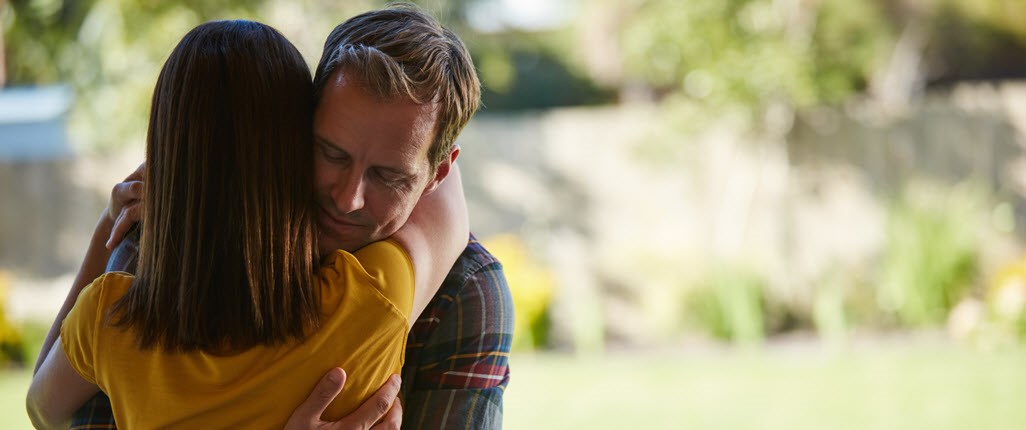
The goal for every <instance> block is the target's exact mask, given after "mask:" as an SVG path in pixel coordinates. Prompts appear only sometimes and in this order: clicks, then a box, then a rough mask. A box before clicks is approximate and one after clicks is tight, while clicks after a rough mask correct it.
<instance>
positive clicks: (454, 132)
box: [314, 4, 481, 168]
mask: <svg viewBox="0 0 1026 430" xmlns="http://www.w3.org/2000/svg"><path fill="white" fill-rule="evenodd" d="M337 72H342V73H347V74H352V75H354V76H353V77H355V78H356V80H357V81H359V82H361V83H362V84H363V85H364V86H365V87H366V89H367V90H369V91H370V92H371V93H373V94H375V95H376V96H378V97H380V98H381V99H383V100H394V99H397V98H399V99H408V100H412V101H414V102H415V103H418V104H424V103H437V104H438V108H439V111H438V124H436V125H435V139H434V142H433V143H432V145H431V148H430V150H429V152H428V157H429V161H430V162H431V166H432V168H434V167H437V166H438V164H439V163H441V162H442V161H443V160H445V158H446V157H448V156H449V153H450V152H451V151H452V148H453V145H454V144H455V142H456V137H457V136H459V134H460V131H462V130H463V127H464V126H466V125H467V123H468V122H469V121H470V117H472V116H473V115H474V112H476V111H477V108H478V106H479V105H480V99H481V82H480V81H479V80H478V78H477V73H476V72H475V70H474V62H473V60H471V58H470V53H469V52H468V51H467V48H466V46H464V45H463V42H462V41H461V40H460V39H459V37H457V36H456V34H455V33H453V32H452V31H449V30H448V29H446V28H444V27H442V25H441V24H439V23H438V21H436V20H435V19H434V18H432V17H431V16H430V15H428V14H427V13H425V12H423V11H422V10H420V9H419V8H417V7H416V6H413V5H410V4H393V5H390V6H389V7H388V8H386V9H381V10H375V11H371V12H367V13H364V14H362V15H358V16H355V17H353V18H350V19H348V20H346V21H345V22H343V23H342V24H339V25H338V26H337V27H335V29H334V30H332V32H331V34H330V35H329V36H328V39H327V40H326V41H325V42H324V51H323V53H322V54H321V62H320V63H319V64H318V65H317V72H316V73H315V75H314V91H315V98H316V100H317V101H320V97H321V94H322V93H323V91H324V86H325V85H327V83H328V81H329V79H331V77H332V76H334V75H335V73H337Z"/></svg>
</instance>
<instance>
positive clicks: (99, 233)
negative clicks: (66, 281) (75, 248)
mask: <svg viewBox="0 0 1026 430" xmlns="http://www.w3.org/2000/svg"><path fill="white" fill-rule="evenodd" d="M113 226H114V220H112V219H111V217H110V216H108V209H104V210H103V213H102V214H101V215H100V220H99V221H97V223H96V230H94V231H93V238H92V239H91V240H90V241H89V249H88V250H86V255H85V258H84V259H82V266H81V267H79V269H78V275H77V276H75V281H74V282H73V283H72V284H71V290H70V291H68V297H67V298H66V299H64V305H63V306H61V310H60V311H58V312H57V318H55V319H54V321H53V325H52V326H50V332H49V333H47V334H46V338H45V339H44V340H43V347H42V348H41V349H40V350H39V358H37V359H36V366H35V368H34V369H35V370H34V372H39V368H40V366H41V365H42V364H43V361H44V360H46V357H47V355H48V354H49V353H50V352H51V351H52V347H53V346H54V342H55V341H56V340H57V337H58V335H60V331H61V323H62V322H64V318H65V317H67V316H68V312H71V308H72V307H73V306H75V301H76V300H78V294H79V293H81V292H82V289H83V288H85V286H86V285H89V283H90V282H93V280H94V279H96V278H98V277H99V276H100V275H102V274H103V271H104V269H105V268H106V267H107V260H108V259H109V258H110V250H109V249H107V239H108V238H110V231H111V228H112V227H113ZM79 406H81V404H80V405H79Z"/></svg>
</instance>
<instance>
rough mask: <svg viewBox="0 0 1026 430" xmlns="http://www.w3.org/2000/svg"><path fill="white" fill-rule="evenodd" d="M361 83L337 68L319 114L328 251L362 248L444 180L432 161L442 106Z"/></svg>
mask: <svg viewBox="0 0 1026 430" xmlns="http://www.w3.org/2000/svg"><path fill="white" fill-rule="evenodd" d="M361 85H362V84H361V82H360V81H358V80H356V79H352V78H347V77H345V76H344V74H343V73H339V72H336V73H335V75H334V76H333V77H332V79H329V80H328V83H327V84H326V85H325V87H324V91H323V93H322V95H321V100H320V104H319V105H318V106H317V111H316V112H315V114H314V178H315V179H314V182H315V184H314V187H315V188H316V195H317V206H318V218H317V220H318V224H319V225H320V241H319V242H320V249H321V251H322V252H330V251H332V250H335V249H345V250H347V251H355V250H357V249H359V248H361V247H363V246H364V245H367V244H368V243H370V242H373V241H376V240H380V239H383V238H386V237H388V236H390V235H391V234H392V233H395V231H396V230H398V229H399V227H401V226H402V225H403V224H404V223H406V219H407V218H408V217H409V216H410V212H411V211H412V210H413V207H414V206H415V205H416V204H417V201H418V200H420V197H421V195H422V194H423V193H424V192H425V191H426V190H428V189H429V187H430V189H433V187H434V185H436V184H437V180H438V179H436V175H435V172H434V171H433V169H431V165H430V163H429V161H428V149H429V148H430V147H431V143H432V140H433V138H434V127H435V123H436V120H437V116H438V115H437V110H436V109H435V106H434V105H432V104H425V105H418V104H416V103H414V102H413V101H410V100H388V101H383V100H380V99H378V98H377V97H375V96H374V95H372V94H370V93H369V92H368V91H366V90H365V89H363V88H362V87H361ZM440 170H441V169H440Z"/></svg>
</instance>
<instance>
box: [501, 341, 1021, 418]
mask: <svg viewBox="0 0 1026 430" xmlns="http://www.w3.org/2000/svg"><path fill="white" fill-rule="evenodd" d="M511 361H512V372H513V374H512V382H511V385H510V387H509V389H508V390H507V395H506V399H505V409H506V417H505V423H506V428H510V429H535V428H551V429H561V428H588V429H621V428H645V429H681V428H693V429H710V430H712V429H787V430H794V429H810V430H811V429H838V430H840V429H853V430H854V429H859V430H871V429H934V430H939V429H952V430H955V429H958V430H962V429H994V430H1001V429H1010V430H1011V429H1019V428H1022V427H1021V426H1022V423H1026V408H1022V406H1021V399H1023V398H1024V396H1026V366H1024V365H1023V363H1026V351H1021V350H1018V351H1012V352H1002V353H979V352H972V351H966V350H962V349H959V348H957V347H954V346H914V347H908V346H902V345H892V346H886V347H880V346H878V347H872V348H868V349H861V348H860V349H858V350H856V351H854V352H849V353H847V354H826V353H823V352H820V351H816V350H811V351H810V350H803V351H794V350H791V351H773V350H771V351H769V352H764V353H757V354H749V355H739V354H721V353H715V354H709V353H702V354H690V353H688V352H687V351H685V352H679V353H673V354H640V355H639V354H622V355H611V356H605V357H592V358H574V357H569V356H550V355H541V356H514V357H513V359H512V360H511Z"/></svg>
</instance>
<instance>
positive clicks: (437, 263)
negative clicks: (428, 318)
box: [392, 162, 470, 326]
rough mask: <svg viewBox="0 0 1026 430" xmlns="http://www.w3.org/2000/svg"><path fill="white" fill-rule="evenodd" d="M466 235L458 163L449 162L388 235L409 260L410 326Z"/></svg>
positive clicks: (439, 284)
mask: <svg viewBox="0 0 1026 430" xmlns="http://www.w3.org/2000/svg"><path fill="white" fill-rule="evenodd" d="M469 237H470V221H469V219H468V217H467V201H466V199H465V198H464V196H463V183H462V182H461V178H460V170H459V167H458V166H457V165H456V163H455V162H453V163H452V165H451V168H450V170H449V172H448V176H446V178H445V179H443V180H442V182H441V183H440V184H439V185H438V186H437V187H436V188H435V189H434V190H432V191H431V192H429V193H427V194H426V195H424V196H423V197H421V199H420V201H419V202H418V203H417V206H416V207H414V209H413V212H412V213H411V214H410V218H409V220H408V221H407V222H406V224H405V225H404V226H403V227H402V228H400V229H399V231H397V232H396V233H395V234H394V235H393V236H392V238H393V239H395V240H396V241H397V242H399V244H400V245H402V246H403V248H406V252H408V253H409V254H410V259H411V260H412V261H413V272H414V296H413V311H412V313H411V317H410V321H411V326H412V321H414V320H416V319H417V317H418V316H419V315H420V313H421V312H423V311H424V308H426V307H427V304H428V302H430V301H431V298H432V297H434V295H435V293H436V292H438V288H439V287H440V286H441V285H442V281H444V280H445V277H446V275H448V273H449V269H452V265H453V263H455V262H456V259H457V258H459V256H460V253H462V252H463V249H464V248H466V247H467V240H468V239H469Z"/></svg>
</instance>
